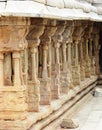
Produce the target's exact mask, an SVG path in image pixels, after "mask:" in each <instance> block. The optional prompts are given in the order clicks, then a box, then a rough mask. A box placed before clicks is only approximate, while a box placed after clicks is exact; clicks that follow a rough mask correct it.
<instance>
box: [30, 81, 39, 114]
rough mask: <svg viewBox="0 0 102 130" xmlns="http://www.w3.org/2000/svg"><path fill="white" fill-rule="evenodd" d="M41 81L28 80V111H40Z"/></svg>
mask: <svg viewBox="0 0 102 130" xmlns="http://www.w3.org/2000/svg"><path fill="white" fill-rule="evenodd" d="M39 103H40V83H39V82H36V83H34V82H32V81H29V82H28V111H32V112H35V111H39Z"/></svg>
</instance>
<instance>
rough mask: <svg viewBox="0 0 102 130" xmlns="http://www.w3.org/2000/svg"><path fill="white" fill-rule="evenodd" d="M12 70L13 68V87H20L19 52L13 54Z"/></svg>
mask: <svg viewBox="0 0 102 130" xmlns="http://www.w3.org/2000/svg"><path fill="white" fill-rule="evenodd" d="M12 58H13V68H14V78H13V83H14V86H20V85H21V76H20V52H13V56H12Z"/></svg>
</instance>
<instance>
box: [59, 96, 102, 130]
mask: <svg viewBox="0 0 102 130" xmlns="http://www.w3.org/2000/svg"><path fill="white" fill-rule="evenodd" d="M72 118H74V119H77V120H78V121H79V125H80V127H79V128H77V129H64V128H59V130H102V97H93V99H92V100H91V101H89V102H88V103H87V104H85V105H84V106H83V107H82V108H81V110H80V111H79V112H77V113H75V114H74V116H73V117H72Z"/></svg>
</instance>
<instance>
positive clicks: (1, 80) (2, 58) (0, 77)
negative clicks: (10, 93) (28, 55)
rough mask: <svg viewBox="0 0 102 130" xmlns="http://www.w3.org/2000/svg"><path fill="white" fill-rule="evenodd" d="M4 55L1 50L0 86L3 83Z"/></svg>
mask: <svg viewBox="0 0 102 130" xmlns="http://www.w3.org/2000/svg"><path fill="white" fill-rule="evenodd" d="M3 60H4V55H3V53H2V52H0V86H3V85H4V64H3Z"/></svg>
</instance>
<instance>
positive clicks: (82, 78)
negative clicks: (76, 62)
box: [80, 65, 85, 81]
mask: <svg viewBox="0 0 102 130" xmlns="http://www.w3.org/2000/svg"><path fill="white" fill-rule="evenodd" d="M80 75H81V76H80V78H81V81H83V80H84V79H85V67H84V65H80Z"/></svg>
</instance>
